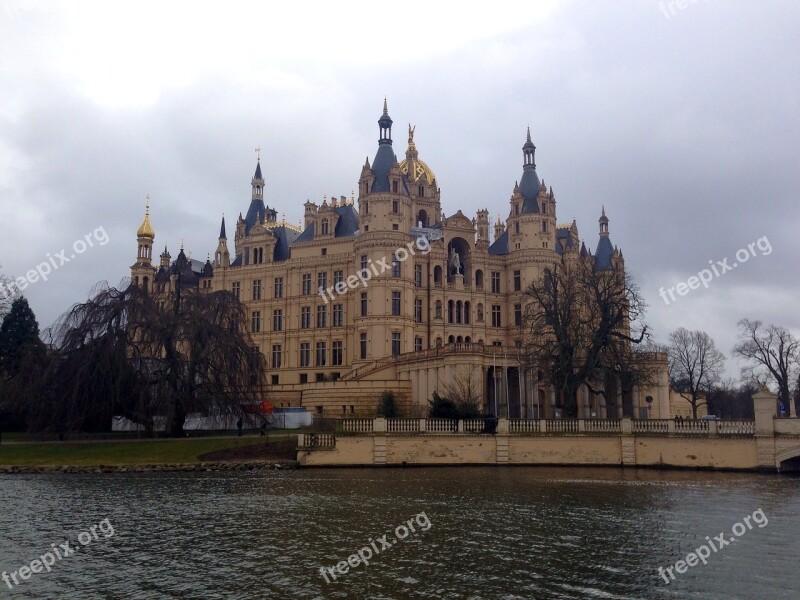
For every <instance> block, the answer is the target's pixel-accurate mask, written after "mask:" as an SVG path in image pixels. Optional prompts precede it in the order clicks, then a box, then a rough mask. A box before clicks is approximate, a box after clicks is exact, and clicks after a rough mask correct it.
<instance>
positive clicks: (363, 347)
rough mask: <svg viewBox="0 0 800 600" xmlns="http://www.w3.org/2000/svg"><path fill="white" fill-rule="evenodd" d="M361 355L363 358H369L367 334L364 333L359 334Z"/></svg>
mask: <svg viewBox="0 0 800 600" xmlns="http://www.w3.org/2000/svg"><path fill="white" fill-rule="evenodd" d="M359 346H360V356H361V360H364V359H365V358H367V334H366V333H362V334H361V335H360V336H359Z"/></svg>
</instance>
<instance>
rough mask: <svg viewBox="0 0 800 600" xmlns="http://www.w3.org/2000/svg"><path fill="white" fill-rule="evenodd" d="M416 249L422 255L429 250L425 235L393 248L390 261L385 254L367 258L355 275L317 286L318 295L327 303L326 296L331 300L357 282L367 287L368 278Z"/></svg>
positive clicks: (388, 267)
mask: <svg viewBox="0 0 800 600" xmlns="http://www.w3.org/2000/svg"><path fill="white" fill-rule="evenodd" d="M417 250H418V251H419V253H420V254H422V255H425V254H428V252H430V251H431V243H430V241H429V240H428V238H427V237H425V236H420V237H418V238H417V239H416V240H415V241H412V242H408V243H407V244H406V245H405V246H401V247H400V248H398V249H397V250H395V251H394V258H392V259H391V262H390V261H389V258H387V257H385V256H384V257H383V258H381V259H380V260H378V261H375V262H373V261H372V259H371V258H370V259H367V266H366V267H364V268H363V269H361V270H360V271H359V272H358V273H357V274H356V275H350V276H348V277H347V279H343V280H342V281H338V282H336V283H335V284H334V285H332V286H330V287H328V288H323V287H322V286H319V295H320V296H322V299H323V300H324V301H325V304H328V303H329V300H328V296H330V299H331V300H336V296H335V295H334V293H335V294H336V295H337V296H341V295H342V294H346V293H347V292H348V291H349V290H352V289H355V288H356V287H358V285H359V284H360V285H363V286H364V287H367V284H368V283H369V280H370V279H372V278H373V277H378V276H380V275H383V274H384V273H386V271H389V270H390V269H391V268H392V265H394V264H396V263H402V262H405V261H406V260H408V257H409V256H415V255H416V253H417ZM326 294H327V295H326Z"/></svg>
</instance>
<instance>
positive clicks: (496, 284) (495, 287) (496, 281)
mask: <svg viewBox="0 0 800 600" xmlns="http://www.w3.org/2000/svg"><path fill="white" fill-rule="evenodd" d="M492 293H493V294H499V293H500V273H499V271H492Z"/></svg>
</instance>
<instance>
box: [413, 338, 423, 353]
mask: <svg viewBox="0 0 800 600" xmlns="http://www.w3.org/2000/svg"><path fill="white" fill-rule="evenodd" d="M414 352H422V338H421V337H418V338H414Z"/></svg>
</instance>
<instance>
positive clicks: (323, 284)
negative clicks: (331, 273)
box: [317, 273, 328, 290]
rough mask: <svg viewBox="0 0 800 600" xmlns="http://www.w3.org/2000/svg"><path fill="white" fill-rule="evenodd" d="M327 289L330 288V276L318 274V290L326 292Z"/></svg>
mask: <svg viewBox="0 0 800 600" xmlns="http://www.w3.org/2000/svg"><path fill="white" fill-rule="evenodd" d="M327 287H328V274H327V273H317V289H319V288H322V289H323V290H324V289H325V288H327Z"/></svg>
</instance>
